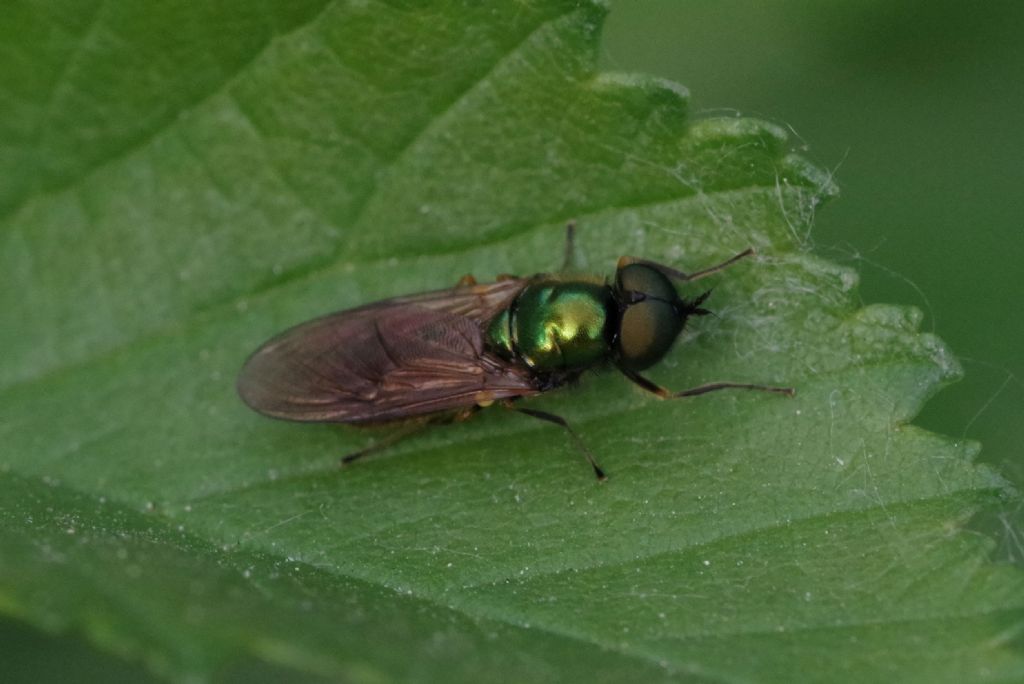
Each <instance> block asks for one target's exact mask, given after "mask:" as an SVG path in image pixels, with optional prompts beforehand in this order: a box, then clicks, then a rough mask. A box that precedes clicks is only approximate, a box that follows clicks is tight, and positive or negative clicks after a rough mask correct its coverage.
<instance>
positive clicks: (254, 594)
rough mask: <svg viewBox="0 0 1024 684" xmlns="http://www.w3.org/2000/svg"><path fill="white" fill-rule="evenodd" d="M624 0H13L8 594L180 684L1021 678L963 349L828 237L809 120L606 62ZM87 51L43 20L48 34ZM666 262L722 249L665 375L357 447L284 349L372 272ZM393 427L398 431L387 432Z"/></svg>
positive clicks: (376, 292) (368, 283) (1023, 616)
mask: <svg viewBox="0 0 1024 684" xmlns="http://www.w3.org/2000/svg"><path fill="white" fill-rule="evenodd" d="M603 16H604V9H603V8H602V6H600V5H597V4H593V5H592V4H588V3H583V4H580V3H577V2H568V1H564V2H558V1H556V0H548V1H546V2H535V3H529V4H520V3H515V4H513V3H489V4H488V6H480V7H477V6H471V7H468V8H467V7H464V6H462V5H461V4H459V5H456V4H455V3H445V2H441V1H440V0H438V1H437V2H432V3H398V2H392V3H384V2H370V3H350V4H340V3H328V2H312V1H311V2H307V3H303V4H295V3H282V4H280V5H276V4H266V5H262V4H261V5H260V6H259V7H249V6H243V5H238V6H237V7H235V6H229V5H227V4H219V5H218V6H217V8H212V9H209V8H208V9H196V8H195V7H193V6H191V5H190V4H186V3H181V4H180V5H175V4H165V5H162V6H161V7H160V8H153V7H149V6H147V7H144V8H143V7H142V6H136V5H134V4H131V3H116V2H115V3H109V2H108V3H99V2H96V3H80V2H76V3H67V4H66V6H64V7H60V8H56V7H50V6H47V7H43V6H41V5H38V4H36V3H31V2H25V3H21V4H17V5H15V7H14V9H13V10H12V14H11V19H9V21H8V22H7V23H6V24H5V28H3V29H0V30H3V31H5V32H6V35H4V36H3V39H2V40H0V45H4V46H6V47H5V48H4V50H5V55H6V59H5V61H6V62H7V63H8V64H9V65H10V68H8V69H5V70H4V72H3V74H0V92H2V93H3V95H2V97H3V98H4V103H5V105H10V106H9V107H7V106H5V111H8V112H10V115H9V116H8V117H5V120H4V121H3V123H2V124H0V125H2V128H0V134H2V136H3V148H2V149H3V150H4V153H3V156H0V164H2V168H0V174H2V177H3V178H5V179H9V182H8V183H5V184H4V186H3V187H2V189H0V193H2V194H0V208H2V211H3V213H2V218H0V221H2V231H3V234H2V235H3V237H2V238H0V239H2V249H0V268H2V269H3V272H4V273H5V278H6V279H7V280H6V284H7V287H4V288H3V289H2V290H0V311H2V312H3V314H2V315H3V316H4V320H3V325H2V326H0V330H2V332H0V344H2V348H3V349H4V351H5V353H4V354H3V356H2V357H0V388H2V389H0V392H2V395H0V443H2V444H3V445H4V446H3V449H2V452H0V459H2V460H0V496H2V500H3V501H4V502H5V503H4V505H3V506H2V508H0V520H2V525H0V609H3V610H4V612H5V613H6V614H8V615H12V616H15V617H18V618H20V619H23V620H25V621H27V622H30V623H32V624H34V625H36V626H39V627H42V628H44V629H47V630H50V631H53V632H67V631H72V632H75V633H78V634H81V635H83V636H84V637H86V638H87V639H89V640H90V641H91V642H92V643H93V644H95V645H96V646H98V647H99V648H101V649H104V650H106V651H109V652H111V653H114V654H118V655H120V656H121V657H123V658H125V659H128V660H142V661H144V662H145V663H146V664H147V665H148V667H150V668H151V669H152V670H153V671H155V672H158V673H160V674H162V675H164V676H166V677H168V678H171V679H178V680H183V679H196V680H202V679H207V678H211V677H227V678H230V677H233V676H236V677H237V676H240V675H239V673H242V672H249V671H251V668H252V667H254V665H253V663H252V662H251V661H252V659H256V660H258V661H262V662H265V663H272V664H274V665H276V666H279V667H284V668H287V669H288V670H289V671H291V672H294V673H299V672H301V673H304V674H307V675H311V676H324V677H329V678H346V679H352V680H356V681H381V680H384V681H393V680H425V681H436V680H440V679H442V678H443V679H445V680H452V681H462V680H464V681H480V680H493V679H496V678H502V679H507V680H511V681H547V680H565V679H568V678H570V677H572V678H579V679H581V680H584V679H586V680H592V681H621V680H625V679H627V678H629V679H639V680H644V681H661V680H665V681H680V680H686V681H690V680H700V681H764V682H770V681H783V682H784V681H791V680H792V679H793V678H794V673H799V675H798V676H799V678H800V679H801V680H804V681H831V682H835V681H856V682H862V681H870V680H885V681H893V680H895V681H914V680H919V681H954V682H961V681H983V680H1007V681H1008V680H1011V679H1015V678H1019V677H1021V676H1022V674H1024V658H1022V654H1021V645H1022V644H1021V625H1022V624H1024V591H1022V590H1024V580H1022V576H1021V574H1020V572H1019V571H1017V570H1015V569H1012V568H1009V567H1004V566H998V565H994V564H992V563H990V562H989V561H988V560H987V554H988V553H989V551H990V549H991V543H990V541H989V540H988V539H984V538H980V537H978V536H975V535H972V534H970V533H968V532H965V531H964V530H963V525H964V523H965V522H966V521H967V520H968V519H969V518H970V517H971V515H972V514H973V513H974V512H976V511H977V510H979V509H980V508H981V507H985V506H992V505H999V504H1000V501H1001V500H1002V498H1005V497H1009V496H1013V494H1012V493H1011V492H1010V491H1008V488H1007V486H1006V485H1005V483H1004V481H1003V480H1002V479H1000V478H999V477H998V475H996V474H995V473H993V472H991V471H990V470H988V469H986V468H984V467H981V466H978V465H976V464H975V463H974V462H973V460H974V456H975V454H976V452H977V447H976V446H974V445H971V444H959V443H955V442H952V441H950V440H948V439H946V438H943V437H939V436H936V435H933V434H929V433H926V432H924V431H921V430H919V429H916V428H914V427H913V426H911V425H909V421H910V420H911V419H912V418H913V416H914V415H915V414H916V412H917V411H918V410H919V408H920V407H921V405H922V404H923V402H924V401H925V400H926V399H927V398H928V397H929V396H930V395H931V394H932V393H934V392H935V391H937V389H938V388H939V387H941V386H942V385H943V384H945V383H947V382H949V381H951V380H953V379H955V378H956V377H957V375H958V374H959V367H958V365H957V363H956V360H955V359H954V358H953V357H952V355H951V354H950V352H949V351H948V350H947V349H946V348H945V347H944V346H943V344H942V343H941V342H940V341H939V340H938V339H936V338H935V337H933V336H931V335H926V334H921V333H919V332H917V324H918V321H919V315H918V314H917V313H916V312H915V311H914V310H912V309H907V308H901V307H891V306H882V305H871V306H866V307H861V306H859V304H858V302H857V298H856V287H855V286H856V276H855V274H854V273H853V272H851V271H849V270H848V269H845V268H840V267H837V266H835V265H833V264H830V263H828V262H826V261H823V260H821V259H818V258H816V257H815V256H813V255H812V254H811V253H810V252H809V251H808V250H807V241H808V234H809V231H810V229H811V223H812V220H813V215H814V212H815V210H816V209H817V207H818V205H819V203H820V201H821V200H822V199H824V198H826V197H827V196H828V195H830V194H832V192H833V188H832V186H831V183H830V180H829V178H828V177H827V176H826V175H824V174H822V173H821V172H819V171H818V170H816V169H815V168H814V167H812V166H811V165H810V164H808V163H807V162H806V161H804V160H803V159H802V158H800V157H798V156H794V155H792V154H790V153H789V152H788V142H787V140H786V137H785V135H784V132H783V131H781V130H780V129H779V128H778V127H776V126H773V125H770V124H767V123H764V122H760V121H755V120H750V119H709V120H698V121H694V120H692V119H690V118H689V117H688V116H687V112H686V93H685V91H683V89H682V88H680V87H678V86H675V85H673V84H669V83H665V82H662V81H659V80H657V79H653V78H648V77H640V76H627V75H619V74H605V73H596V72H595V70H594V66H593V65H594V59H595V52H596V49H597V41H598V33H599V29H600V25H601V21H602V18H603ZM43 37H47V39H45V40H44V39H42V38H43ZM571 218H576V219H578V220H579V225H580V231H579V243H580V246H581V248H582V251H583V256H584V257H585V259H584V261H585V265H586V266H587V267H588V269H589V270H592V271H594V272H608V271H609V270H610V269H611V268H612V266H613V264H614V260H615V258H616V257H618V256H619V255H621V254H636V255H641V256H644V257H647V258H651V259H656V260H662V261H666V262H669V263H672V264H678V265H679V266H680V267H681V268H684V269H690V270H693V269H697V268H701V267H703V266H707V265H709V264H712V263H715V262H716V261H717V260H720V259H722V258H724V257H727V256H729V255H731V254H734V253H736V252H737V251H739V250H740V249H743V248H745V247H747V246H749V245H753V246H755V247H756V248H757V249H758V252H759V254H760V255H761V256H760V257H758V259H757V260H756V261H753V262H748V263H745V264H743V265H737V266H735V267H733V268H732V269H730V270H729V271H728V272H726V273H724V274H722V275H721V276H718V277H716V279H715V282H714V283H713V284H714V286H715V293H714V296H713V298H712V299H711V300H709V305H711V304H712V303H713V307H714V308H715V309H716V312H717V313H718V317H717V318H704V319H701V320H700V321H699V322H698V323H697V324H695V325H694V326H693V328H692V329H691V330H690V332H689V334H688V335H687V337H686V339H685V340H684V341H683V343H682V344H680V345H678V347H677V348H676V349H675V350H674V351H673V352H672V353H671V354H670V356H669V357H668V358H667V359H666V360H665V361H664V362H663V363H662V364H660V365H659V366H658V367H656V368H655V369H654V370H653V371H652V376H653V377H654V378H655V379H656V380H657V381H658V382H661V383H663V384H665V385H667V386H669V387H672V388H679V389H682V388H685V387H689V386H693V385H697V384H700V383H702V382H706V381H712V380H719V379H731V380H745V381H751V382H771V383H776V384H787V385H793V386H795V387H796V388H797V389H798V397H797V398H796V399H793V400H786V399H783V398H779V397H774V396H768V395H756V394H755V393H731V394H728V393H719V394H714V395H709V396H707V397H701V398H697V399H693V400H687V401H676V402H660V401H658V400H656V399H652V398H651V397H650V396H647V395H644V394H643V393H642V392H641V391H639V390H638V389H636V388H634V387H632V386H631V385H629V383H628V382H626V381H625V380H624V379H622V378H621V377H618V376H617V375H616V374H614V373H605V374H593V375H592V376H590V377H588V378H587V379H586V380H585V382H583V383H582V386H581V387H579V388H573V389H566V390H563V391H559V392H555V393H552V394H551V395H549V396H545V397H542V398H540V399H538V400H537V401H535V402H532V403H531V405H533V406H537V407H543V408H545V409H548V410H551V411H555V412H558V413H560V414H562V415H565V416H566V417H567V419H568V420H569V421H570V422H571V423H572V424H573V425H574V426H575V428H576V430H577V431H578V432H579V433H580V434H581V435H583V437H584V439H585V440H586V441H587V443H588V444H590V445H591V447H592V448H593V449H594V451H595V452H597V453H598V455H599V458H600V461H601V463H602V465H603V466H604V467H605V469H606V470H607V471H608V472H609V473H610V474H611V479H610V481H609V482H608V483H606V484H604V485H599V484H597V483H595V482H594V480H593V477H592V475H591V474H590V472H589V470H588V467H587V465H586V463H585V462H584V461H583V459H582V458H580V457H579V456H578V455H577V454H576V453H575V452H574V451H573V449H572V446H571V444H570V443H568V442H567V441H566V439H565V437H564V435H562V434H560V433H558V432H557V431H556V430H555V429H554V428H552V427H551V426H548V425H544V424H539V423H538V424H534V423H535V422H536V421H529V420H527V419H526V418H523V417H521V416H516V415H511V414H505V413H502V412H499V411H494V412H485V414H484V415H482V416H481V417H480V418H479V419H477V420H474V421H470V422H467V423H464V424H458V425H453V426H449V427H445V428H443V429H437V430H435V431H432V432H430V433H429V434H427V435H425V436H423V437H418V438H416V439H414V440H410V441H407V442H404V443H402V444H401V445H399V446H397V447H395V448H393V449H392V450H391V451H390V453H389V455H388V456H386V457H381V458H378V459H374V460H372V461H368V462H366V463H363V464H360V465H359V466H358V467H353V468H350V469H346V470H345V471H344V472H342V471H341V470H339V468H338V467H337V463H338V457H339V456H341V455H343V454H345V453H348V452H350V451H352V450H354V449H357V448H360V447H362V446H364V445H366V444H367V443H368V439H370V438H371V437H372V436H373V435H368V434H367V433H365V432H361V431H358V430H354V429H349V428H338V427H335V426H309V425H291V424H284V423H275V422H271V421H267V420H265V419H262V418H260V417H258V416H256V415H254V414H252V413H251V412H249V411H247V410H246V409H245V408H244V407H243V406H242V405H241V403H240V402H239V401H238V400H237V398H236V397H235V395H234V389H233V380H234V375H235V373H236V372H237V369H238V368H239V366H240V364H241V362H242V360H243V359H244V358H245V355H246V354H247V353H248V352H249V351H251V349H252V348H254V347H255V345H257V344H258V343H259V342H260V341H262V340H263V339H265V338H266V337H267V336H269V335H271V334H273V333H274V332H277V331H279V330H280V329H282V328H283V327H285V326H287V325H289V324H292V323H296V322H298V321H301V320H303V319H305V318H308V317H311V316H313V315H316V314H319V313H323V312H326V311H330V310H333V309H341V308H345V307H348V306H353V305H357V304H360V303H364V302H367V301H372V300H374V299H376V298H381V297H386V296H391V295H397V294H403V293H407V292H416V291H422V290H427V289H433V288H437V287H444V286H446V285H448V284H454V282H455V281H456V280H457V279H458V278H459V277H460V276H461V275H462V274H464V273H468V272H473V273H475V274H476V276H477V277H479V278H482V279H487V278H491V277H494V276H496V275H497V274H499V273H502V272H512V273H524V274H525V273H532V272H536V271H538V270H547V269H551V268H555V267H556V266H557V264H558V263H559V261H560V255H561V249H562V239H563V228H562V227H563V226H564V224H565V222H566V221H567V220H569V219H571ZM377 436H379V435H377Z"/></svg>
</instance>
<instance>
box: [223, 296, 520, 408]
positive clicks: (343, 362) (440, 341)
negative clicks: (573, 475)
mask: <svg viewBox="0 0 1024 684" xmlns="http://www.w3.org/2000/svg"><path fill="white" fill-rule="evenodd" d="M526 283H527V281H526V280H525V279H521V278H512V279H508V280H502V281H499V282H496V283H490V284H485V285H469V286H461V287H456V288H452V289H449V290H439V291H437V292H428V293H425V294H421V295H412V296H409V297H398V298H395V299H388V300H384V301H382V302H377V303H375V304H369V305H367V306H363V307H360V308H358V309H350V310H348V311H341V312H338V313H334V314H330V315H328V316H324V317H323V318H318V319H315V320H312V321H309V322H307V323H303V324H301V325H298V326H296V327H294V328H292V329H290V330H287V331H285V332H284V333H282V334H280V335H278V336H277V337H275V338H273V339H271V340H270V341H268V342H267V343H266V344H264V345H263V346H262V347H260V348H259V349H257V350H256V352H255V353H254V354H253V355H252V356H250V357H249V359H248V360H247V361H246V362H245V366H244V367H243V368H242V371H241V373H240V374H239V376H238V393H239V395H240V396H241V397H242V399H243V401H245V403H246V404H248V405H249V406H250V407H251V408H253V409H254V410H256V411H258V412H260V413H263V414H265V415H268V416H272V417H275V418H284V419H287V420H297V421H309V422H336V423H373V422H385V421H389V420H396V419H399V418H407V417H411V416H419V415H424V414H430V413H436V412H440V411H449V410H453V409H459V408H466V407H470V406H473V405H475V404H477V403H478V402H482V401H485V400H488V399H491V400H494V399H503V398H508V397H519V396H524V395H530V394H537V393H538V392H539V391H540V390H539V389H538V387H537V384H536V383H535V381H534V379H533V378H532V376H531V374H530V373H529V372H528V371H527V370H526V369H525V368H522V367H519V366H514V365H510V364H508V363H507V362H505V361H503V360H501V359H499V358H498V357H496V356H494V355H492V354H490V353H489V352H487V351H485V349H484V340H483V334H482V332H481V330H482V328H483V326H485V325H486V324H487V322H488V321H490V319H491V318H493V317H494V316H495V315H496V314H497V313H498V312H499V311H501V310H503V309H504V308H505V307H507V306H508V305H509V304H511V302H512V300H513V299H514V298H515V296H516V295H517V294H519V292H520V291H522V289H523V288H524V287H525V286H526Z"/></svg>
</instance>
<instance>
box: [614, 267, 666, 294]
mask: <svg viewBox="0 0 1024 684" xmlns="http://www.w3.org/2000/svg"><path fill="white" fill-rule="evenodd" d="M615 278H616V280H617V281H618V286H619V290H620V291H622V292H642V293H643V294H644V295H645V296H647V297H654V298H655V299H666V300H669V301H673V300H675V298H676V297H677V296H678V295H677V294H676V288H675V286H674V285H672V282H671V281H670V280H669V279H668V278H666V277H665V275H664V274H663V273H661V271H658V270H657V269H654V268H651V267H650V266H647V265H645V264H629V265H628V266H623V267H622V268H620V269H619V270H618V272H617V273H616V274H615Z"/></svg>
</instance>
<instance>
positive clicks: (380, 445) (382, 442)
mask: <svg viewBox="0 0 1024 684" xmlns="http://www.w3.org/2000/svg"><path fill="white" fill-rule="evenodd" d="M428 427H430V422H428V421H420V422H416V423H412V424H410V425H407V426H406V427H405V428H404V429H401V430H395V431H394V432H392V433H391V434H389V435H387V436H385V437H383V438H381V439H379V440H377V441H376V442H374V443H373V444H371V445H370V446H368V447H366V448H365V449H360V450H359V451H353V452H352V453H351V454H348V455H347V456H344V457H343V458H342V459H341V465H342V466H347V465H349V464H350V463H352V462H354V461H358V460H359V459H361V458H362V457H363V456H369V455H370V454H373V453H376V452H378V451H383V450H384V449H387V448H388V447H390V446H393V445H394V444H397V443H398V442H401V441H402V440H403V439H405V438H406V437H412V436H413V435H415V434H418V433H420V432H423V431H424V430H426V429H427V428H428Z"/></svg>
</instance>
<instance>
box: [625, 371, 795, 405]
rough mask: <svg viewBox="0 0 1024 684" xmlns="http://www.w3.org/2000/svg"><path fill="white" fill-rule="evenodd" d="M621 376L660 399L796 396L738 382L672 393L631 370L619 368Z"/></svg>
mask: <svg viewBox="0 0 1024 684" xmlns="http://www.w3.org/2000/svg"><path fill="white" fill-rule="evenodd" d="M619 370H620V371H622V374H623V375H625V376H626V377H627V378H629V379H630V380H632V381H633V382H635V383H636V384H637V385H639V386H640V387H643V388H644V389H645V390H647V391H648V392H651V393H652V394H657V395H658V396H659V397H661V398H662V399H680V398H682V397H695V396H697V395H698V394H707V393H708V392H715V391H718V390H723V389H745V390H757V391H759V392H772V393H774V394H785V395H786V396H788V397H792V396H794V395H796V390H794V389H793V388H792V387H773V386H771V385H751V384H748V383H740V382H710V383H708V384H706V385H699V386H698V387H691V388H690V389H686V390H680V391H678V392H673V391H672V390H670V389H667V388H665V387H662V386H661V385H658V384H657V383H654V382H652V381H650V380H648V379H647V378H645V377H644V376H642V375H640V374H639V373H636V372H634V371H631V370H626V369H624V368H620V369H619Z"/></svg>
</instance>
